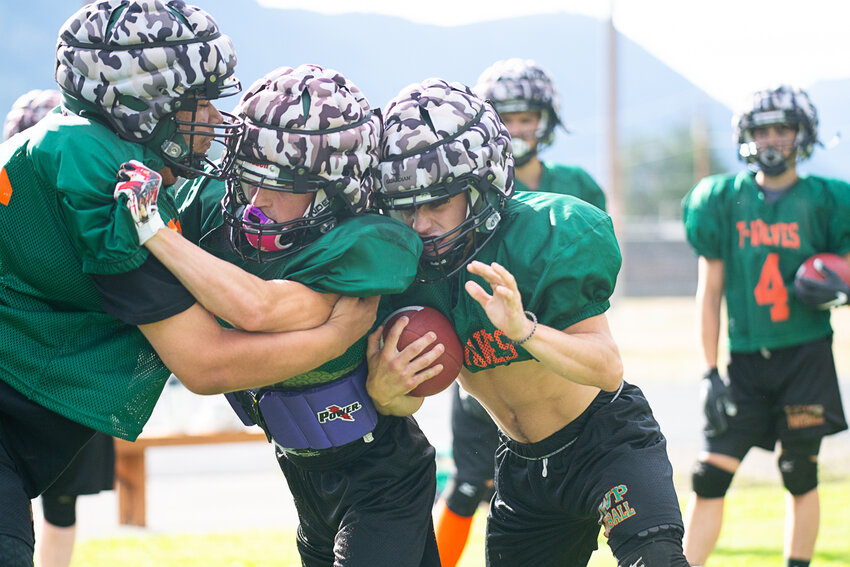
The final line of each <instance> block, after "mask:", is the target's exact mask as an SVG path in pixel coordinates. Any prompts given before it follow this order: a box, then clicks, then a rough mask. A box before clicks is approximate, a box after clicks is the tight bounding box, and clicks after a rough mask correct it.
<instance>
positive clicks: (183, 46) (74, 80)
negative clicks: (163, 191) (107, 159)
mask: <svg viewBox="0 0 850 567" xmlns="http://www.w3.org/2000/svg"><path fill="white" fill-rule="evenodd" d="M235 65H236V52H235V51H234V49H233V44H232V43H231V41H230V38H229V37H228V36H226V35H224V34H222V33H221V32H220V31H219V29H218V26H217V25H216V23H215V21H214V20H213V19H212V17H211V16H210V15H209V14H207V13H206V12H205V11H204V10H202V9H200V8H198V7H196V6H192V5H189V4H185V3H184V2H183V1H182V0H172V1H168V2H166V1H165V0H101V1H98V2H92V3H89V4H87V5H85V6H83V7H82V8H81V9H80V10H78V11H77V12H76V13H75V14H74V15H73V16H71V17H70V18H69V19H68V20H67V21H66V22H65V24H64V25H63V26H62V29H61V30H60V31H59V40H58V42H57V45H56V72H55V77H56V82H57V83H58V85H59V87H60V89H61V90H62V91H63V92H64V94H65V95H66V96H65V99H66V104H67V106H68V108H69V109H70V110H72V111H73V112H77V113H78V114H80V115H83V116H86V115H89V116H91V117H92V118H95V119H99V120H102V121H105V122H106V123H107V124H108V125H109V127H110V128H111V129H112V130H114V131H115V132H116V133H117V134H118V135H119V136H120V137H121V138H123V139H125V140H129V141H131V142H137V143H140V144H144V145H146V146H148V147H150V148H151V149H152V150H153V151H155V152H156V153H158V154H159V155H160V156H161V157H162V159H163V160H164V161H165V163H166V164H167V165H168V166H169V167H171V169H172V170H173V171H174V173H175V174H177V175H181V176H183V177H189V178H191V177H196V176H198V175H205V176H208V177H214V178H218V179H222V178H224V176H225V175H226V173H227V170H228V168H229V167H230V166H231V165H232V163H233V159H234V158H235V156H236V153H237V151H238V148H239V143H240V141H241V135H242V123H241V121H240V120H238V119H236V118H235V117H234V116H232V115H230V114H228V113H225V112H221V113H220V114H221V115H222V118H223V121H222V123H220V124H210V123H207V122H199V121H197V112H196V111H197V105H198V102H199V101H201V100H211V99H217V98H220V97H224V96H230V95H234V94H238V93H239V91H240V90H241V87H240V84H239V81H238V80H237V79H236V77H235V76H234V75H233V69H234V67H235ZM179 111H187V112H189V113H190V114H189V119H188V120H183V119H181V120H178V119H177V116H176V115H177V113H178V112H179ZM207 141H208V142H207ZM210 146H215V147H213V148H211V151H210V152H209V153H210V154H211V156H212V157H207V153H208V152H206V151H199V149H198V148H201V147H203V148H208V147H210ZM213 158H215V161H214V160H213Z"/></svg>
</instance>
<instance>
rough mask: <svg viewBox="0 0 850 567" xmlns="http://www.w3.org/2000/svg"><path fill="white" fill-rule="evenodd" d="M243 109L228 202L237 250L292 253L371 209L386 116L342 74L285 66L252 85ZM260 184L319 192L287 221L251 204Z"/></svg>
mask: <svg viewBox="0 0 850 567" xmlns="http://www.w3.org/2000/svg"><path fill="white" fill-rule="evenodd" d="M236 113H237V114H238V115H239V116H240V117H241V118H243V120H244V123H245V136H244V139H243V143H242V146H241V148H240V152H239V156H238V159H237V161H236V164H235V166H234V168H233V172H232V175H231V176H230V178H229V179H228V181H227V195H226V197H225V199H224V201H223V203H222V205H223V208H224V218H225V222H226V223H227V225H228V226H229V227H230V241H231V245H232V246H233V248H234V250H235V251H236V252H237V253H239V254H240V255H242V256H243V257H244V258H246V259H252V260H257V261H263V260H267V259H274V258H279V257H282V256H285V255H288V254H291V253H293V252H296V251H298V250H300V249H301V248H303V247H304V246H306V245H308V244H309V243H310V242H312V241H313V240H315V239H316V238H318V237H319V236H320V235H321V234H324V233H325V232H328V231H329V230H331V229H333V228H334V227H335V226H336V224H337V222H338V220H340V219H341V218H343V217H344V216H347V215H358V214H362V213H364V212H365V211H366V210H367V209H368V207H369V206H370V204H371V194H372V192H373V191H374V190H375V187H376V184H377V179H376V167H377V165H378V158H379V155H378V143H379V140H380V137H381V118H380V114H379V113H377V112H375V111H373V110H372V108H371V107H370V106H369V102H368V101H367V100H366V98H365V97H364V96H363V94H362V93H361V92H360V89H358V88H357V86H356V85H354V84H353V83H352V82H351V81H349V80H348V79H346V78H345V77H344V76H343V75H341V74H340V73H339V72H337V71H335V70H333V69H324V68H322V67H320V66H318V65H301V66H299V67H297V68H295V69H293V68H291V67H280V68H278V69H275V70H274V71H272V72H271V73H268V74H267V75H266V76H265V77H263V78H261V79H259V80H258V81H256V82H255V83H254V84H253V85H251V87H250V88H249V89H248V90H247V91H246V92H245V93H244V94H243V96H242V99H241V101H240V102H239V105H238V106H237V108H236ZM257 187H261V188H263V189H269V190H273V191H284V192H290V193H302V194H303V193H312V194H313V201H312V204H311V205H309V206H308V207H307V210H306V211H305V213H304V216H303V217H302V218H299V219H294V220H288V221H284V222H279V220H278V219H269V218H267V217H266V216H265V215H264V214H263V213H262V211H260V210H259V209H258V208H257V207H254V206H253V205H252V204H251V199H252V197H253V195H254V194H255V193H256V190H257V189H256V188H257ZM245 241H247V243H248V244H250V246H245ZM258 250H259V253H257V251H258Z"/></svg>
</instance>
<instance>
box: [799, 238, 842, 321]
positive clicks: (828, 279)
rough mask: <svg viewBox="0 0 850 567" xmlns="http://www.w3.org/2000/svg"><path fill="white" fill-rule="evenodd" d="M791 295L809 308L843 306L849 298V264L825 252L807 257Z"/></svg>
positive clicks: (839, 257) (801, 265)
mask: <svg viewBox="0 0 850 567" xmlns="http://www.w3.org/2000/svg"><path fill="white" fill-rule="evenodd" d="M794 294H795V295H796V297H797V300H798V301H800V303H802V304H803V305H805V306H807V307H811V308H813V309H829V308H830V307H837V306H839V305H844V304H846V303H847V301H848V299H850V263H848V262H847V260H845V259H844V258H843V257H842V256H839V255H837V254H831V253H828V252H822V253H820V254H815V255H814V256H811V257H810V258H807V259H806V261H805V262H803V263H802V264H800V267H799V268H798V269H797V274H796V276H795V277H794Z"/></svg>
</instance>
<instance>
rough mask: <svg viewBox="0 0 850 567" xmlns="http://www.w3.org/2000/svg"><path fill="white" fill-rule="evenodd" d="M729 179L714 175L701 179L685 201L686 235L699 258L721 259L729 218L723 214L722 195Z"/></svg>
mask: <svg viewBox="0 0 850 567" xmlns="http://www.w3.org/2000/svg"><path fill="white" fill-rule="evenodd" d="M727 180H728V178H722V177H719V176H711V177H707V178H705V179H703V180H701V181H700V182H699V183H697V184H696V186H695V187H694V188H693V189H691V191H690V192H689V193H688V194H687V195H685V197H684V199H683V200H682V219H683V222H684V223H685V236H686V237H687V239H688V242H689V243H690V245H691V247H692V248H693V249H694V252H696V254H697V255H698V256H704V257H706V258H715V259H716V258H721V257H722V256H723V250H724V246H723V244H724V243H723V239H724V235H726V234H728V233H729V227H727V226H726V224H727V221H728V220H729V219H728V215H726V214H724V211H723V194H722V193H721V191H722V189H723V187H724V185H725V184H726V183H727Z"/></svg>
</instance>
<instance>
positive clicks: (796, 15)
mask: <svg viewBox="0 0 850 567" xmlns="http://www.w3.org/2000/svg"><path fill="white" fill-rule="evenodd" d="M259 2H260V3H261V4H264V5H269V6H271V5H276V6H280V7H283V8H291V9H302V10H312V11H317V12H323V13H329V14H340V13H347V12H361V13H380V14H387V15H394V16H399V17H403V18H406V19H408V20H412V21H415V22H419V23H427V24H434V25H463V24H468V23H471V22H475V21H483V20H497V19H506V18H511V17H515V16H518V15H523V14H540V13H553V12H573V13H579V14H583V15H588V16H593V17H596V18H601V19H607V18H608V17H609V14H610V13H611V3H612V2H613V13H614V25H615V27H616V28H617V30H618V31H619V32H620V33H622V34H623V35H625V36H627V37H629V38H630V39H631V40H633V41H635V42H636V43H638V44H639V45H641V46H642V47H643V48H644V49H646V50H647V51H649V52H650V53H652V54H653V55H655V56H656V57H658V58H659V59H661V60H662V61H663V62H665V63H666V64H667V65H669V66H670V67H671V68H673V69H675V70H676V71H677V72H679V73H681V74H682V75H684V76H685V77H687V78H688V79H689V80H690V81H691V82H693V83H694V84H696V85H697V86H699V87H700V88H702V89H703V90H705V91H706V92H708V93H709V94H711V95H712V96H714V97H715V98H717V99H718V100H720V101H721V102H724V103H726V104H728V105H730V106H733V107H736V106H737V105H738V102H739V101H740V100H741V99H742V98H743V97H744V96H746V95H747V94H748V93H750V92H752V91H753V90H756V89H759V88H763V87H766V86H770V85H775V84H778V83H790V84H793V85H796V86H800V87H803V88H806V87H808V86H809V85H811V84H812V83H814V82H816V81H818V80H824V79H838V78H850V33H848V24H850V1H847V0H807V1H805V2H801V1H799V0H707V1H702V0H701V1H696V0H555V1H553V0H521V1H515V2H512V3H510V2H494V1H493V0H428V1H427V2H405V1H403V0H357V2H352V1H351V0H322V2H315V1H314V0H259ZM848 102H850V101H848Z"/></svg>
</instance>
